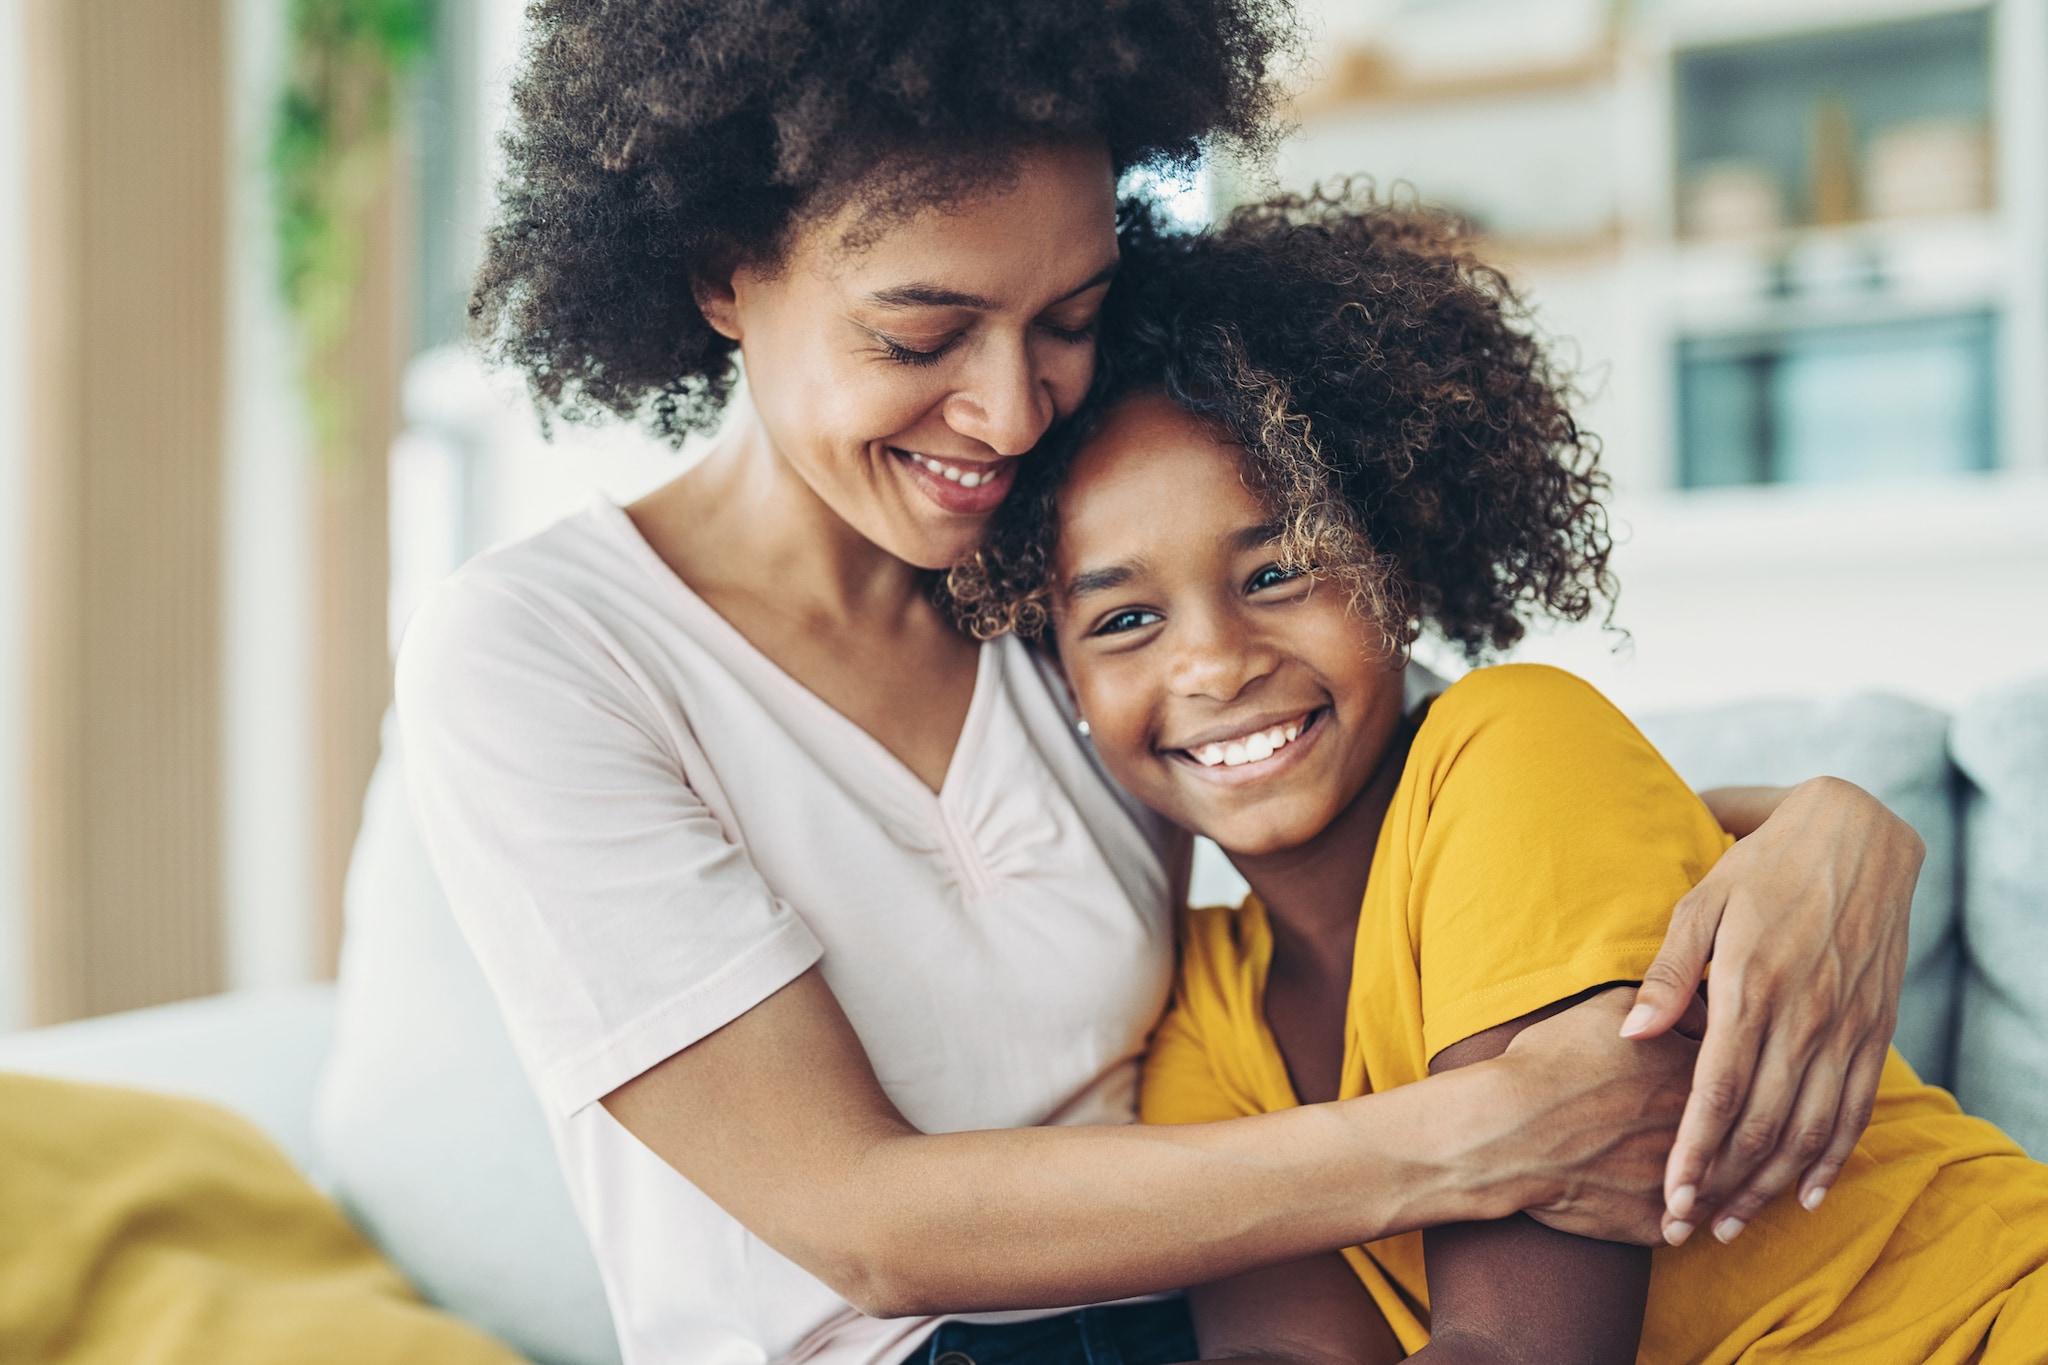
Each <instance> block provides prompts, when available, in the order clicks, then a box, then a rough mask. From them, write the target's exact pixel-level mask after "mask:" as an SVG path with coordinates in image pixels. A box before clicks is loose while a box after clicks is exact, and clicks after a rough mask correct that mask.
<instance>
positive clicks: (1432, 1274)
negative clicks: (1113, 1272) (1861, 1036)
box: [1188, 992, 1650, 1365]
mask: <svg viewBox="0 0 2048 1365" xmlns="http://www.w3.org/2000/svg"><path fill="white" fill-rule="evenodd" d="M1616 994H1627V993H1626V992H1616ZM1571 1003H1572V1002H1570V1001H1561V1002H1559V1003H1558V1004H1555V1005H1550V1006H1547V1007H1545V1008H1543V1009H1540V1010H1537V1011H1535V1012H1533V1013H1531V1014H1528V1015H1525V1016H1523V1017H1522V1018H1520V1019H1516V1020H1512V1021H1510V1022H1509V1023H1506V1024H1502V1025H1500V1026H1499V1027H1497V1028H1491V1029H1488V1030H1486V1031H1485V1032H1483V1033H1479V1034H1475V1035H1474V1036H1472V1037H1470V1038H1467V1039H1465V1040H1464V1041H1463V1042H1459V1043H1455V1044H1453V1045H1452V1046H1450V1047H1447V1048H1445V1049H1444V1050H1443V1051H1442V1052H1441V1053H1439V1054H1438V1055H1437V1057H1436V1058H1435V1060H1434V1061H1432V1062H1431V1063H1430V1072H1431V1076H1432V1080H1431V1081H1428V1082H1424V1083H1423V1084H1425V1085H1427V1084H1434V1083H1435V1081H1436V1080H1438V1079H1443V1078H1444V1073H1447V1072H1457V1071H1464V1070H1465V1068H1470V1067H1477V1066H1485V1065H1488V1064H1490V1062H1491V1059H1493V1058H1497V1057H1500V1056H1501V1054H1502V1053H1503V1052H1505V1051H1506V1049H1507V1046H1508V1044H1509V1043H1510V1042H1512V1041H1514V1039H1515V1037H1516V1036H1517V1035H1518V1034H1520V1033H1521V1032H1522V1031H1523V1030H1524V1029H1527V1028H1529V1027H1530V1026H1532V1025H1534V1024H1537V1023H1539V1022H1541V1021H1543V1020H1545V1019H1549V1018H1552V1017H1553V1016H1556V1015H1558V1014H1560V1013H1563V1012H1566V1011H1567V1009H1568V1007H1569V1006H1570V1004H1571ZM1465 1074H1470V1073H1469V1071H1466V1072H1465ZM1415 1088H1416V1087H1415V1086H1402V1087H1399V1088H1398V1089H1395V1090H1392V1091H1390V1092H1388V1093H1389V1094H1393V1095H1398V1094H1401V1093H1402V1092H1403V1091H1406V1090H1413V1089H1415ZM1423 1246H1424V1249H1425V1250H1424V1255H1425V1258H1426V1265H1427V1269H1428V1274H1429V1320H1430V1340H1429V1344H1428V1345H1427V1346H1425V1347H1423V1349H1421V1350H1420V1351H1418V1352H1416V1353H1415V1355H1414V1356H1412V1357H1409V1358H1410V1359H1413V1360H1417V1361H1427V1362H1431V1365H1629V1363H1630V1362H1632V1361H1634V1360H1635V1358H1636V1347H1637V1344H1638V1342H1639V1340H1640V1338H1641V1336H1642V1323H1643V1305H1644V1300H1645V1298H1646V1296H1647V1294H1648V1292H1649V1285H1650V1253H1649V1251H1648V1250H1646V1249H1645V1248H1642V1247H1635V1246H1627V1245H1623V1244H1621V1243H1618V1242H1603V1241H1595V1240H1593V1239H1591V1238H1586V1237H1579V1236H1575V1235H1573V1234H1571V1233H1566V1232H1558V1231H1555V1230H1554V1229H1551V1228H1547V1227H1545V1226H1543V1225H1542V1224H1541V1223H1538V1222H1537V1221H1536V1220H1535V1219H1533V1218H1530V1217H1529V1216H1528V1215H1527V1214H1515V1215H1513V1216H1511V1217H1508V1218H1500V1219H1493V1220H1490V1221H1485V1222H1468V1223H1453V1224H1447V1225H1445V1226H1441V1227H1435V1228H1431V1229H1429V1230H1427V1231H1425V1232H1424V1233H1423ZM1188 1304H1189V1307H1190V1309H1191V1310H1192V1312H1193V1316H1194V1320H1195V1339H1196V1341H1197V1343H1198V1344H1199V1345H1200V1347H1201V1352H1202V1359H1204V1360H1237V1361H1243V1362H1246V1363H1247V1365H1250V1363H1251V1362H1257V1365H1393V1362H1396V1361H1399V1360H1401V1359H1402V1355H1401V1348H1400V1345H1399V1343H1398V1342H1396V1341H1395V1339H1394V1334H1393V1332H1392V1330H1391V1329H1390V1328H1389V1327H1388V1326H1387V1323H1386V1319H1385V1318H1384V1317H1382V1316H1381V1314H1380V1312H1379V1310H1378V1308H1377V1307H1376V1306H1375V1305H1374V1304H1373V1301H1372V1298H1371V1297H1370V1296H1369V1295H1368V1294H1367V1293H1366V1292H1365V1288H1364V1286H1363V1285H1361V1284H1360V1283H1359V1282H1358V1277H1357V1276H1356V1275H1355V1274H1353V1273H1352V1270H1351V1267H1350V1266H1349V1265H1347V1264H1346V1263H1345V1262H1344V1260H1343V1258H1342V1257H1340V1256H1336V1255H1326V1256H1316V1257H1311V1258H1307V1259H1304V1260H1300V1261H1295V1262H1292V1263H1290V1264H1287V1265H1281V1266H1275V1267H1272V1268H1271V1269H1267V1270H1260V1271H1253V1272H1251V1273H1249V1274H1244V1275H1237V1276H1233V1277H1231V1278H1230V1279H1228V1280H1224V1281H1220V1282H1218V1283H1215V1284H1205V1285H1199V1286H1197V1287H1196V1288H1194V1289H1191V1290H1189V1291H1188Z"/></svg>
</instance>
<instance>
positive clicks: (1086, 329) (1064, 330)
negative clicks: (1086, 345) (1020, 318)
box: [1038, 319, 1095, 346]
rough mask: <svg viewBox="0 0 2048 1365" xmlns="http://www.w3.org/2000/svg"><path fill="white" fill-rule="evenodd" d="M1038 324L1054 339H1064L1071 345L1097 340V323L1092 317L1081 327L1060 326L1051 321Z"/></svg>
mask: <svg viewBox="0 0 2048 1365" xmlns="http://www.w3.org/2000/svg"><path fill="white" fill-rule="evenodd" d="M1038 325H1039V327H1040V328H1041V329H1043V330H1044V332H1045V334H1046V335H1047V336H1049V337H1051V338H1052V339H1053V340H1054V341H1064V342H1066V343H1067V344H1068V345H1070V346H1079V345H1081V344H1082V343H1083V342H1088V341H1093V340H1095V323H1094V321H1093V320H1092V319H1091V320H1090V321H1088V322H1086V323H1083V324H1082V325H1081V326H1079V327H1060V326H1056V325H1055V324H1053V323H1050V322H1041V323H1040V324H1038Z"/></svg>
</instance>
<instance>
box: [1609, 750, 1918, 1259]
mask: <svg viewBox="0 0 2048 1365" xmlns="http://www.w3.org/2000/svg"><path fill="white" fill-rule="evenodd" d="M1706 797H1707V800H1708V804H1709V805H1710V806H1712V807H1713V808H1714V813H1715V815H1716V816H1717V817H1719V818H1720V819H1721V821H1722V823H1723V825H1725V826H1726V827H1727V828H1728V829H1729V831H1730V832H1731V833H1735V834H1738V835H1742V834H1746V836H1747V837H1744V838H1742V839H1741V841H1740V842H1739V843H1737V844H1736V845H1735V847H1734V848H1732V849H1730V850H1729V851H1728V853H1727V854H1726V855H1725V856H1724V857H1722V859H1721V861H1720V862H1719V863H1717V864H1716V865H1715V866H1714V869H1713V870H1712V871H1711V872H1709V873H1708V874H1707V876H1706V877H1705V879H1704V880H1702V881H1701V882H1700V884H1699V885H1698V886H1696V887H1695V888H1693V890H1692V892H1691V894H1689V895H1687V896H1686V897H1685V899H1684V900H1681V901H1680V902H1679V903H1678V906H1677V909H1676V910H1674V911H1673V912H1672V917H1671V930H1670V933H1669V934H1667V935H1666V937H1665V940H1664V947H1663V951H1662V952H1660V953H1659V954H1658V956H1657V960H1656V961H1655V962H1654V963H1652V964H1651V966H1650V969H1649V971H1648V973H1647V974H1646V976H1645V979H1644V981H1643V986H1642V990H1641V993H1640V997H1639V1003H1638V1004H1637V1006H1636V1008H1635V1010H1634V1011H1632V1012H1631V1013H1630V1015H1629V1018H1628V1021H1627V1023H1626V1024H1625V1025H1624V1026H1623V1029H1622V1034H1623V1036H1624V1037H1628V1038H1636V1039H1645V1038H1653V1037H1656V1036H1657V1035H1658V1034H1661V1033H1663V1032H1665V1031H1666V1030H1668V1029H1670V1028H1671V1027H1672V1026H1673V1025H1674V1024H1676V1023H1677V1022H1678V1021H1679V1019H1680V1018H1681V1016H1682V1015H1683V1013H1684V1011H1685V1010H1686V1008H1687V1006H1688V1005H1689V1004H1690V1003H1692V1002H1693V1001H1694V1000H1695V999H1696V992H1697V991H1698V989H1699V984H1700V980H1701V978H1702V977H1703V976H1704V975H1705V974H1706V969H1707V964H1708V963H1709V962H1710V961H1711V962H1712V964H1713V968H1714V971H1713V975H1712V977H1711V978H1709V979H1708V981H1707V987H1706V993H1707V1004H1708V1009H1707V1030H1706V1037H1705V1041H1704V1043H1703V1045H1702V1046H1701V1049H1700V1056H1699V1067H1698V1071H1697V1073H1696V1075H1695V1077H1694V1081H1693V1087H1692V1096H1691V1099H1690V1100H1689V1102H1688V1103H1687V1105H1686V1109H1685V1118H1684V1121H1683V1123H1681V1125H1680V1127H1679V1133H1678V1142H1677V1145H1676V1146H1674V1147H1673V1148H1672V1150H1671V1156H1670V1161H1669V1163H1668V1165H1667V1167H1666V1170H1665V1176H1664V1192H1665V1202H1666V1213H1665V1217H1664V1236H1665V1239H1666V1240H1667V1241H1669V1242H1670V1243H1671V1244H1672V1245H1674V1246H1675V1245H1677V1244H1679V1243H1681V1242H1683V1241H1684V1240H1685V1239H1686V1238H1687V1237H1689V1236H1690V1235H1691V1234H1692V1231H1693V1229H1694V1227H1696V1226H1698V1225H1700V1224H1701V1223H1705V1222H1708V1221H1709V1220H1711V1223H1712V1227H1713V1231H1714V1235H1715V1236H1717V1237H1719V1238H1720V1239H1721V1240H1722V1241H1724V1242H1725V1241H1728V1240H1729V1239H1731V1238H1732V1237H1734V1236H1735V1235H1736V1234H1737V1233H1739V1232H1741V1231H1742V1229H1743V1227H1744V1225H1746V1224H1747V1223H1748V1222H1749V1221H1750V1220H1751V1219H1752V1218H1754V1217H1756V1215H1757V1214H1758V1213H1759V1212H1760V1211H1761V1210H1762V1209H1763V1207H1764V1206H1765V1205H1766V1204H1768V1203H1769V1202H1770V1201H1771V1199H1772V1198H1774V1197H1775V1196H1776V1195H1778V1194H1779V1193H1780V1192H1781V1191H1783V1190H1784V1189H1785V1188H1786V1187H1787V1186H1789V1185H1790V1184H1791V1183H1792V1181H1793V1180H1794V1179H1795V1178H1796V1177H1800V1176H1801V1173H1802V1172H1803V1173H1804V1178H1803V1179H1801V1180H1800V1194H1799V1202H1800V1203H1801V1204H1802V1205H1804V1206H1805V1207H1806V1208H1809V1209H1811V1208H1816V1207H1818V1206H1819V1204H1820V1201H1821V1199H1822V1197H1823V1196H1825V1195H1826V1194H1827V1191H1828V1188H1829V1186H1831V1185H1832V1184H1833V1183H1834V1181H1835V1177H1836V1176H1837V1175H1838V1174H1839V1173H1840V1171H1841V1169H1842V1163H1843V1162H1845V1161H1846V1160H1848V1157H1849V1152H1850V1149H1851V1148H1853V1147H1854V1146H1855V1145H1856V1142H1857V1139H1859V1138H1860V1137H1862V1135H1863V1128H1864V1125H1865V1124H1867V1123H1868V1122H1869V1121H1870V1111H1871V1105H1872V1103H1873V1101H1874V1100H1875V1098H1876V1095H1877V1082H1878V1074H1879V1072H1880V1071H1882V1070H1883V1067H1884V1060H1885V1052H1886V1049H1887V1048H1888V1047H1889V1046H1890V1044H1891V1038H1892V1026H1893V1025H1894V1024H1895V1023H1896V1022H1897V1019H1898V1001H1899V984H1900V982H1901V981H1902V980H1903V978H1904V976H1905V971H1906V928H1907V917H1908V913H1909V911H1910V909H1911V906H1912V901H1913V887H1914V884H1915V882H1916V881H1917V880H1918V879H1919V875H1920V863H1921V860H1922V859H1923V858H1924V857H1925V856H1926V852H1927V849H1926V845H1925V844H1923V843H1922V842H1921V840H1920V836H1919V835H1918V834H1916V833H1914V832H1913V828H1912V827H1911V826H1910V825H1908V824H1907V823H1906V822H1905V821H1903V820H1901V819H1899V818H1898V817H1897V816H1896V815H1893V814H1892V813H1891V812H1890V811H1889V810H1887V809H1885V807H1884V806H1883V805H1882V804H1881V803H1879V802H1878V801H1877V800H1876V798H1874V797H1872V796H1871V795H1870V794H1869V793H1868V792H1865V791H1863V790H1862V789H1861V788H1860V787H1856V786H1853V785H1852V784H1850V783H1847V782H1843V781H1839V780H1837V779H1835V778H1826V777H1822V778H1815V779H1814V780H1812V781H1810V782H1805V783H1802V784H1800V785H1799V786H1797V787H1793V788H1790V789H1787V790H1782V791H1778V790H1766V791H1759V790H1758V789H1754V788H1749V789H1741V790H1731V791H1728V792H1724V793H1707V794H1706ZM1717 798H1719V799H1717ZM1773 806H1775V809H1772V807H1773ZM1759 816H1767V818H1763V819H1761V820H1759V819H1758V817H1759ZM1751 828H1753V829H1754V831H1755V832H1754V833H1748V830H1749V829H1751Z"/></svg>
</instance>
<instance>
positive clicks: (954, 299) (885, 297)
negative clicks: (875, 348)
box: [867, 261, 1118, 310]
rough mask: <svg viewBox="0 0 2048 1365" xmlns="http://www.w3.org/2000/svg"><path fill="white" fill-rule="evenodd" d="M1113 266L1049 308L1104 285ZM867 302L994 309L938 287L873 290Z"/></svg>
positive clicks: (902, 286)
mask: <svg viewBox="0 0 2048 1365" xmlns="http://www.w3.org/2000/svg"><path fill="white" fill-rule="evenodd" d="M1117 264H1118V263H1117V262H1115V261H1111V262H1109V263H1108V264H1107V265H1105V266H1103V267H1102V269H1100V270H1098V271H1096V272H1095V273H1094V274H1093V275H1090V276H1089V277H1088V278H1087V280H1085V281H1084V282H1082V283H1081V284H1078V285H1076V286H1074V287H1073V288H1072V289H1069V290H1068V291H1067V292H1066V293H1064V294H1062V295H1060V296H1059V297H1058V298H1056V299H1054V300H1053V301H1052V304H1051V305H1048V306H1049V307H1050V306H1055V305H1058V304H1062V303H1065V302H1066V301H1067V300H1068V299H1071V298H1074V297H1076V296H1078V295H1081V294H1085V293H1087V292H1088V291H1089V290H1091V289H1093V288H1095V287H1096V286H1098V285H1104V284H1108V283H1109V281H1110V279H1111V277H1112V276H1114V275H1115V274H1116V268H1117ZM867 301H868V302H869V303H871V304H874V305H875V306H876V307H878V308H979V309H983V310H987V309H991V308H994V307H995V303H994V302H993V301H992V300H989V299H986V298H983V297H982V296H981V295H979V294H968V293H964V292H962V291H961V290H958V289H948V288H946V287H945V286H944V285H940V284H896V285H891V286H889V287H888V288H887V289H877V290H876V291H875V292H874V293H872V294H870V295H868V296H867Z"/></svg>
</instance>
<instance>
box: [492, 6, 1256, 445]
mask: <svg viewBox="0 0 2048 1365" xmlns="http://www.w3.org/2000/svg"><path fill="white" fill-rule="evenodd" d="M529 20H530V24H531V32H532V36H531V40H530V43H529V46H528V50H527V55H526V62H525V66H524V69H523V70H522V72H521V73H520V75H519V77H518V79H517V81H516V83H515V84H514V87H513V90H512V110H513V122H512V127H511V131H510V132H509V133H508V134H507V136H506V138H505V144H504V152H505V170H504V176H503V183H502V186H501V191H500V196H501V197H500V204H499V209H498V216H497V219H496V221H495V223H494V225H493V226H492V227H491V229H490V231H489V233H488V235H487V237H486V240H485V246H484V256H483V263H482V266H481V268H480V270H479V272H478V277H477V283H476V291H475V294H474V295H473V297H472V299H471V302H470V319H471V332H472V335H473V336H474V337H475V338H476V339H477V341H478V342H479V344H480V345H481V346H482V347H483V348H484V349H485V351H486V352H487V353H488V354H490V355H491V356H492V357H493V358H494V359H497V360H500V361H503V362H506V363H509V364H512V365H515V366H518V367H519V368H521V369H523V370H524V371H525V372H526V375H527V379H528V382H529V385H530V387H531V389H532V391H533V394H534V397H535V400H536V401H537V402H538V403H539V404H540V405H541V406H542V407H543V409H544V410H547V411H550V412H553V413H555V414H558V415H561V416H565V417H571V418H574V417H578V416H584V415H593V414H597V413H605V412H608V413H611V414H613V415H615V416H619V417H625V418H634V417H639V418H642V419H644V420H646V421H647V423H648V425H649V426H651V427H652V428H653V429H654V430H655V431H656V432H657V433H659V434H661V435H663V436H665V437H667V438H669V439H670V440H672V441H680V440H681V439H682V436H683V435H684V434H685V433H686V432H689V431H693V430H709V429H711V428H713V427H715V426H716V425H717V423H718V419H719V417H720V415H721V413H722V411H723V409H724V406H725V402H726V399H727V397H728V395H729V393H730V390H731V386H732V382H733V378H734V372H733V363H732V361H733V350H734V347H733V343H732V342H730V341H728V340H727V339H726V338H724V337H722V336H720V335H719V334H718V333H717V332H715V331H713V330H712V328H711V327H710V325H709V324H708V323H706V322H705V320H704V318H703V315H702V314H701V313H700V312H699V311H698V309H697V305H696V302H695V300H694V298H693V296H692V284H693V279H694V276H695V275H696V274H698V273H699V272H702V271H705V270H709V269H720V268H728V267H730V266H731V265H734V264H737V263H741V262H756V263H762V262H766V263H770V264H772V263H774V262H776V261H777V260H778V259H779V257H780V253H781V252H782V250H783V249H784V248H785V247H786V245H787V235H788V231H789V229H790V227H791V225H792V224H793V223H794V222H796V221H797V220H798V218H799V217H800V216H802V215H807V214H813V213H821V212H827V211H829V210H831V209H832V208H835V207H837V206H839V205H841V204H844V203H845V202H847V200H848V199H849V198H850V197H851V196H852V195H853V194H854V193H855V192H858V193H859V195H860V196H861V198H862V199H863V201H864V207H867V208H869V209H871V210H873V212H872V213H871V214H870V215H869V223H870V226H872V224H873V223H874V222H876V221H885V220H886V219H887V218H888V217H889V216H890V215H891V214H894V213H902V212H905V211H909V210H913V209H915V208H917V207H919V206H922V205H926V204H932V203H939V204H944V203H946V202H948V201H949V199H956V198H957V196H958V195H959V194H961V193H962V192H964V191H968V190H972V189H974V188H977V187H980V186H983V185H986V184H988V183H990V182H991V181H992V180H998V179H1000V178H1001V177H1002V176H1003V175H1004V174H1006V173H1007V170H1008V167H1009V158H1008V156H1007V155H1006V152H1007V151H1014V150H1015V149H1016V148H1018V147H1021V146H1024V145H1028V144H1030V143H1032V142H1034V141H1045V140H1053V139H1066V138H1099V139H1101V140H1103V141H1105V142H1106V143H1107V144H1108V146H1109V150H1110V154H1111V158H1112V161H1113V164H1114V165H1115V167H1116V169H1117V170H1118V171H1119V172H1121V171H1122V170H1124V169H1126V168H1128V167H1131V166H1134V165H1141V164H1155V165H1161V166H1165V165H1170V164H1175V163H1178V164H1180V165H1191V164H1192V163H1193V160H1194V158H1195V157H1196V155H1197V153H1198V150H1199V143H1201V142H1203V141H1222V142H1234V143H1237V144H1240V145H1244V146H1248V147H1254V148H1256V147H1260V146H1264V145H1267V144H1268V143H1269V142H1270V140H1271V137H1272V134H1273V127H1274V125H1273V118H1272V115H1273V112H1274V107H1275V98H1276V94H1275V89H1274V86H1273V83H1272V80H1273V78H1272V76H1271V74H1270V73H1271V71H1272V70H1273V69H1274V68H1275V65H1276V62H1277V60H1278V59H1279V58H1280V57H1282V56H1283V55H1285V54H1287V53H1290V52H1291V51H1292V50H1293V45H1294V40H1295V30H1294V27H1293V23H1294V20H1293V14H1292V7H1291V5H1290V4H1289V3H1288V0H944V3H940V4H934V3H932V0H537V2H536V3H535V4H534V5H533V8H532V10H531V11H530V13H529Z"/></svg>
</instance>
